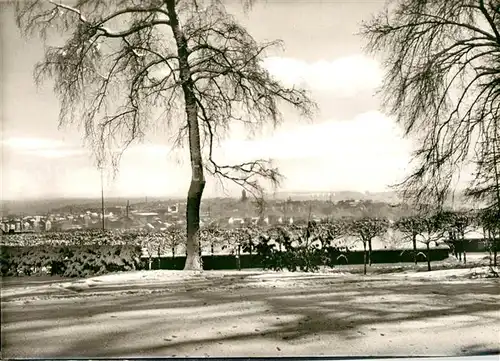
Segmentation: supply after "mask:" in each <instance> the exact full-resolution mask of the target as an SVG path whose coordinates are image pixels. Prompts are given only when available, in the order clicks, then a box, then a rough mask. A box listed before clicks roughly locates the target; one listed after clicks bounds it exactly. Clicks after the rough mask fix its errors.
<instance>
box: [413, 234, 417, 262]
mask: <svg viewBox="0 0 500 361" xmlns="http://www.w3.org/2000/svg"><path fill="white" fill-rule="evenodd" d="M412 241H413V261H414V262H415V265H417V264H418V261H417V258H418V257H417V255H418V253H417V235H416V234H414V235H413V239H412Z"/></svg>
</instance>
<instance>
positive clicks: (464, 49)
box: [361, 0, 500, 205]
mask: <svg viewBox="0 0 500 361" xmlns="http://www.w3.org/2000/svg"><path fill="white" fill-rule="evenodd" d="M361 33H362V34H363V35H364V36H365V37H366V38H367V39H368V50H369V51H371V52H372V53H376V54H383V57H384V64H385V69H386V71H387V75H386V78H385V82H384V84H383V86H382V89H381V90H382V96H383V100H384V105H385V107H386V108H387V110H388V113H389V114H390V115H392V116H394V117H395V118H396V119H397V121H398V122H399V123H400V124H402V125H403V127H404V129H405V134H406V135H413V136H415V137H416V138H417V142H416V144H418V146H417V149H416V151H415V153H414V159H413V161H414V169H413V171H412V172H411V173H410V174H409V175H408V177H407V178H406V179H405V180H404V181H403V182H401V183H400V184H398V185H397V188H399V189H400V190H402V193H403V194H404V196H405V197H406V198H407V199H411V200H418V201H420V202H421V201H424V202H426V203H431V204H438V205H442V204H443V203H444V201H445V200H446V199H447V197H448V196H449V194H450V191H451V190H453V188H454V187H455V184H456V183H455V180H457V177H456V176H457V174H459V171H460V169H461V167H462V166H463V165H465V164H467V163H468V162H469V161H471V160H475V161H481V160H482V157H483V156H484V154H485V152H484V151H483V150H484V143H483V142H481V141H480V139H481V138H483V137H484V136H485V135H486V134H487V133H488V132H491V130H492V129H493V128H494V127H496V128H498V124H497V123H496V121H495V119H497V118H498V117H499V115H500V101H499V99H500V87H499V84H500V67H499V59H500V56H499V55H500V9H499V7H498V2H497V1H484V0H456V1H450V0H394V1H390V2H389V3H388V5H387V6H386V8H385V10H384V11H382V12H381V13H379V14H377V15H376V16H375V17H374V18H373V19H372V20H370V21H368V22H365V23H364V24H363V26H362V31H361Z"/></svg>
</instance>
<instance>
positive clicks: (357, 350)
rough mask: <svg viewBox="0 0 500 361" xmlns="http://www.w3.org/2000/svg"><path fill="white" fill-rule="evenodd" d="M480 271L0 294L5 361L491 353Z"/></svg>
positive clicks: (147, 279) (114, 282) (48, 286)
mask: <svg viewBox="0 0 500 361" xmlns="http://www.w3.org/2000/svg"><path fill="white" fill-rule="evenodd" d="M486 270H487V269H486V268H484V267H483V268H475V269H457V270H446V271H433V272H418V273H417V272H414V271H406V272H402V273H395V274H384V275H373V276H370V275H369V276H361V275H354V274H349V273H340V272H329V273H327V272H325V273H316V274H305V273H290V272H279V273H273V272H262V271H258V270H255V271H205V272H203V273H201V272H180V271H141V272H126V273H120V274H112V275H106V276H100V277H93V278H89V279H85V280H76V281H62V282H50V283H43V282H39V283H29V284H28V285H26V284H21V285H19V283H18V284H17V285H16V284H15V283H13V284H9V283H8V282H6V283H4V285H3V287H2V296H1V301H2V308H3V319H2V349H3V350H2V352H3V355H2V356H3V357H4V358H10V357H71V356H82V357H93V356H94V357H97V356H102V357H126V356H129V357H130V356H179V357H181V356H212V357H216V356H299V355H302V356H305V355H309V356H313V355H318V356H319V355H341V356H349V355H358V356H359V355H378V356H392V355H398V356H405V355H415V356H427V355H432V356H455V355H479V354H486V353H492V352H498V350H499V345H500V312H499V311H500V302H499V301H500V294H499V289H500V287H499V282H498V279H488V278H484V277H483V276H484V275H485V274H486Z"/></svg>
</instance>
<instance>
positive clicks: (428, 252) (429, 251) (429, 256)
mask: <svg viewBox="0 0 500 361" xmlns="http://www.w3.org/2000/svg"><path fill="white" fill-rule="evenodd" d="M426 246H427V257H426V258H427V271H430V270H431V247H430V242H427V244H426Z"/></svg>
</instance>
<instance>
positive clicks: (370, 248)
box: [368, 239, 372, 266]
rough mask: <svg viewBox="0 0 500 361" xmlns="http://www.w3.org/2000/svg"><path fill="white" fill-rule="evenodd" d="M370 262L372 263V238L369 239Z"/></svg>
mask: <svg viewBox="0 0 500 361" xmlns="http://www.w3.org/2000/svg"><path fill="white" fill-rule="evenodd" d="M368 264H369V265H370V266H371V265H372V240H371V239H370V240H369V241H368Z"/></svg>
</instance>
